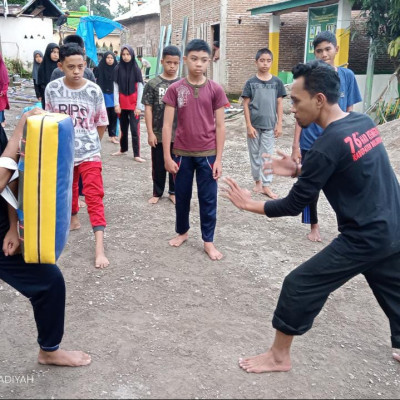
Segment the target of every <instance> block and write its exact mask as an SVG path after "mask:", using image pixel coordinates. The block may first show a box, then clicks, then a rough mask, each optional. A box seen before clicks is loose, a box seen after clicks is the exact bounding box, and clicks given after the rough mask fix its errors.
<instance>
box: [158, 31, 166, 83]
mask: <svg viewBox="0 0 400 400" xmlns="http://www.w3.org/2000/svg"><path fill="white" fill-rule="evenodd" d="M164 38H165V26H164V25H163V26H162V27H161V30H160V40H159V42H158V52H157V64H156V76H157V75H158V74H159V73H160V69H161V64H160V61H161V56H162V52H163V50H164Z"/></svg>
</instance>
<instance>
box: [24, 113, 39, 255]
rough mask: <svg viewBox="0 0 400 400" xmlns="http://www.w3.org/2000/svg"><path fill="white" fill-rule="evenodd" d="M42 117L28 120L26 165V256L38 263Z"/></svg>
mask: <svg viewBox="0 0 400 400" xmlns="http://www.w3.org/2000/svg"><path fill="white" fill-rule="evenodd" d="M41 122H42V121H41V119H40V120H39V119H30V118H28V121H27V132H26V136H27V140H26V147H25V166H24V204H23V212H24V258H25V261H26V262H30V263H37V262H38V260H39V258H38V257H39V255H38V251H37V250H38V249H37V243H38V223H37V218H38V209H37V204H38V168H39V159H38V157H37V154H39V145H40V125H41Z"/></svg>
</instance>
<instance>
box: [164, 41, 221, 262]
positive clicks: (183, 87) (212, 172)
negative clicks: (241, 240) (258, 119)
mask: <svg viewBox="0 0 400 400" xmlns="http://www.w3.org/2000/svg"><path fill="white" fill-rule="evenodd" d="M210 56H211V49H210V47H209V45H208V44H207V43H206V42H205V41H204V40H200V39H194V40H192V41H191V42H189V43H188V45H187V47H186V50H185V56H184V58H183V59H184V61H185V64H186V66H187V68H188V76H187V77H186V78H183V79H181V80H179V81H178V82H175V83H173V84H172V85H171V86H170V87H169V89H168V91H167V93H166V94H165V96H164V97H163V102H164V103H165V111H164V125H163V132H162V138H163V140H162V141H163V149H164V161H165V169H166V170H167V171H168V172H170V173H172V174H175V196H176V206H175V210H176V232H177V233H178V236H176V237H175V238H173V239H171V240H170V241H169V244H170V245H171V246H175V247H179V246H180V245H181V244H182V243H183V242H185V241H186V240H187V238H188V231H189V228H190V225H189V212H190V200H191V197H192V187H193V176H194V172H195V171H196V181H197V191H198V197H199V206H200V223H201V233H202V238H203V241H204V250H205V252H206V253H207V254H208V256H209V257H210V258H211V260H220V259H221V258H222V254H221V253H220V252H219V251H218V250H217V249H216V248H215V246H214V243H213V241H214V230H215V224H216V222H217V189H218V186H217V180H218V178H219V177H220V176H221V173H222V163H221V159H222V151H223V148H224V143H225V116H224V105H225V104H227V103H228V99H227V97H226V95H225V92H224V90H223V89H222V87H221V86H220V85H218V84H217V83H216V82H214V81H211V80H209V79H207V78H206V77H205V76H204V73H205V72H206V70H207V66H208V64H209V62H210ZM175 109H177V114H178V124H177V128H176V133H175V142H174V146H173V150H172V153H173V156H172V157H171V153H170V145H171V134H172V124H173V120H174V115H175Z"/></svg>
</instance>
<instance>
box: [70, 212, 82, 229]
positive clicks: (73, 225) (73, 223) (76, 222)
mask: <svg viewBox="0 0 400 400" xmlns="http://www.w3.org/2000/svg"><path fill="white" fill-rule="evenodd" d="M80 227H81V223H80V222H79V218H78V214H76V215H72V216H71V223H70V225H69V230H70V231H76V230H77V229H79V228H80Z"/></svg>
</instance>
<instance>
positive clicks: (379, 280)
mask: <svg viewBox="0 0 400 400" xmlns="http://www.w3.org/2000/svg"><path fill="white" fill-rule="evenodd" d="M358 274H363V275H364V276H365V279H366V280H367V282H368V284H369V286H370V288H371V289H372V292H373V294H374V295H375V298H376V299H377V301H378V303H379V305H380V306H381V308H382V310H383V311H384V313H385V314H386V316H387V317H388V319H389V323H390V330H391V334H392V336H391V341H392V346H393V347H396V348H400V252H397V253H395V254H392V255H390V256H388V257H385V258H382V259H379V260H375V261H357V260H352V259H349V258H347V257H344V256H342V255H341V254H339V253H338V252H337V251H336V250H334V249H333V248H332V245H329V246H327V247H325V249H324V250H322V251H321V252H319V253H318V254H316V255H315V256H314V257H312V258H311V259H310V260H308V261H306V262H305V263H303V264H301V265H300V266H299V267H297V268H296V269H295V270H293V271H292V272H291V273H290V274H289V275H288V276H287V277H286V278H285V280H284V282H283V285H282V290H281V294H280V296H279V300H278V305H277V308H276V310H275V313H274V318H273V321H272V325H273V327H274V328H275V329H277V330H279V331H281V332H283V333H285V334H287V335H302V334H303V333H305V332H307V331H308V330H309V329H311V326H312V324H313V321H314V318H315V317H316V316H317V315H318V314H319V312H320V311H321V309H322V307H323V306H324V304H325V302H326V300H327V299H328V296H329V294H330V293H332V292H334V291H335V290H336V289H338V288H339V287H341V286H342V285H343V284H345V283H346V282H347V281H349V280H350V279H351V278H353V277H355V276H356V275H358ZM360 307H363V304H360Z"/></svg>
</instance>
